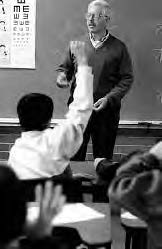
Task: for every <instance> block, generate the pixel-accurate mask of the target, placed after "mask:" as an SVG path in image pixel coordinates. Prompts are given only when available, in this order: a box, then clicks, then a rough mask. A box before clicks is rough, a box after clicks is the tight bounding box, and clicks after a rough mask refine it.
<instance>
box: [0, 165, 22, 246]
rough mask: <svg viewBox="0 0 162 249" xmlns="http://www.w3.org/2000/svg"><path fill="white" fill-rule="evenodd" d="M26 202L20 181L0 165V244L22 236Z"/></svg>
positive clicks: (5, 167)
mask: <svg viewBox="0 0 162 249" xmlns="http://www.w3.org/2000/svg"><path fill="white" fill-rule="evenodd" d="M25 217H26V202H25V199H24V198H23V195H22V193H21V187H20V181H19V179H18V178H17V176H16V175H15V173H14V172H13V171H12V169H11V168H9V167H8V166H6V165H5V164H2V163H0V244H1V245H2V244H7V243H9V242H10V241H12V240H13V239H16V238H17V237H18V236H20V235H21V234H22V231H23V227H24V223H25Z"/></svg>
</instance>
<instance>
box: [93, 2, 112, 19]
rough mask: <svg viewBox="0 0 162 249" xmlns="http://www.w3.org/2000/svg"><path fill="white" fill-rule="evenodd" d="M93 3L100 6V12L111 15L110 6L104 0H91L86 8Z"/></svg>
mask: <svg viewBox="0 0 162 249" xmlns="http://www.w3.org/2000/svg"><path fill="white" fill-rule="evenodd" d="M93 5H98V6H101V7H102V14H103V15H104V16H107V17H110V15H111V7H110V4H109V3H108V2H107V1H106V0H93V1H92V2H90V3H89V5H88V8H89V7H90V6H93Z"/></svg>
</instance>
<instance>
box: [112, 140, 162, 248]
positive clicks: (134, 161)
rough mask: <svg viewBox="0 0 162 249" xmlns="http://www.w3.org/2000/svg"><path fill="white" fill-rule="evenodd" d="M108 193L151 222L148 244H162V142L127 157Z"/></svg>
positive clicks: (148, 223) (156, 246)
mask: <svg viewBox="0 0 162 249" xmlns="http://www.w3.org/2000/svg"><path fill="white" fill-rule="evenodd" d="M109 197H110V198H111V199H113V200H114V201H115V202H116V203H117V204H119V205H120V206H121V207H123V208H125V209H126V210H128V211H129V212H131V213H132V214H134V215H136V216H138V217H139V218H141V219H142V220H144V221H145V222H146V223H147V225H148V248H149V249H161V248H162V236H161V235H162V142H160V143H158V144H157V145H155V146H153V147H152V148H151V150H150V151H149V152H147V153H136V154H132V155H131V156H130V157H127V160H125V161H124V162H123V163H122V164H121V166H120V167H119V169H118V170H117V173H116V177H115V179H114V180H113V182H112V184H111V186H110V188H109Z"/></svg>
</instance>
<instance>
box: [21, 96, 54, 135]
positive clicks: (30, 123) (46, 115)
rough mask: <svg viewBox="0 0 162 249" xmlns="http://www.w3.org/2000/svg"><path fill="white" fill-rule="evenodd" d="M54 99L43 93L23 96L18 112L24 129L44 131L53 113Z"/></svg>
mask: <svg viewBox="0 0 162 249" xmlns="http://www.w3.org/2000/svg"><path fill="white" fill-rule="evenodd" d="M53 109H54V105H53V101H52V99H51V98H50V97H49V96H47V95H45V94H41V93H30V94H27V95H25V96H23V97H22V98H21V99H20V100H19V102H18V105H17V114H18V117H19V121H20V125H21V127H22V129H23V130H24V131H32V130H38V131H42V130H44V129H46V128H47V127H48V124H49V122H50V120H51V118H52V114H53Z"/></svg>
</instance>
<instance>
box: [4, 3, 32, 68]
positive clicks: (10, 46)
mask: <svg viewBox="0 0 162 249" xmlns="http://www.w3.org/2000/svg"><path fill="white" fill-rule="evenodd" d="M35 20H36V0H0V68H29V69H35Z"/></svg>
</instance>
